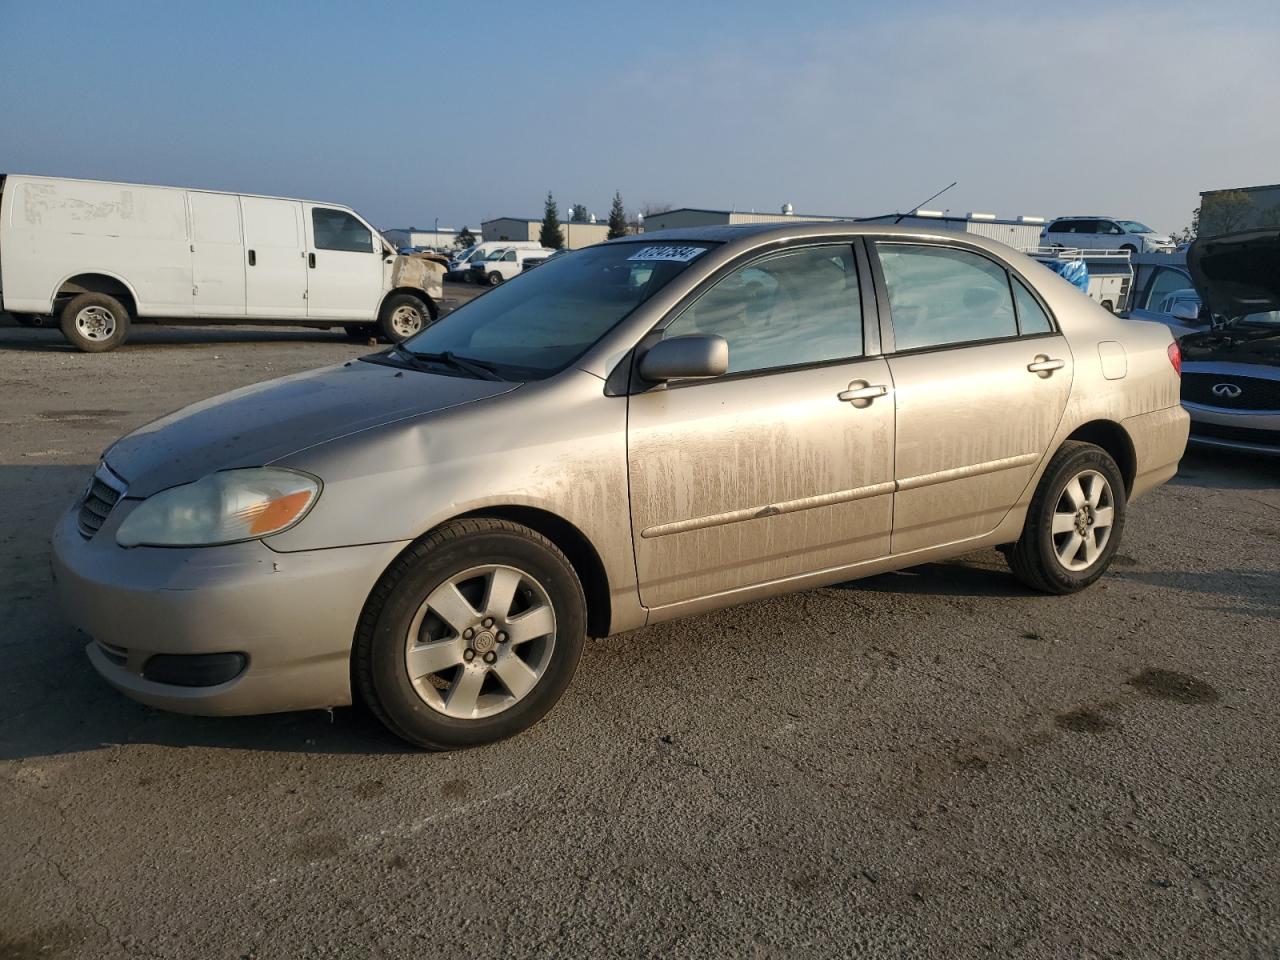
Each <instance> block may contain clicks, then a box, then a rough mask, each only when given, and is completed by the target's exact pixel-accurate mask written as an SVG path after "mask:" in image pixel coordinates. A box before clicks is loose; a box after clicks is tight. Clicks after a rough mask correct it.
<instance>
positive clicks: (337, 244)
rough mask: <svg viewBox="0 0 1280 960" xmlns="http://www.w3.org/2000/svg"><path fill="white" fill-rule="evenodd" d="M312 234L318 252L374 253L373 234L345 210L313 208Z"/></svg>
mask: <svg viewBox="0 0 1280 960" xmlns="http://www.w3.org/2000/svg"><path fill="white" fill-rule="evenodd" d="M311 232H312V234H313V235H314V236H315V241H316V249H317V250H341V251H343V252H345V253H373V234H372V233H370V232H369V228H368V227H366V226H365V225H364V224H363V223H361V222H360V221H359V220H357V219H356V218H355V217H353V216H352V215H351V214H349V213H347V212H346V211H345V210H328V209H326V208H324V207H312V208H311Z"/></svg>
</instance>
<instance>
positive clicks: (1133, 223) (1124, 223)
mask: <svg viewBox="0 0 1280 960" xmlns="http://www.w3.org/2000/svg"><path fill="white" fill-rule="evenodd" d="M1116 223H1118V224H1120V228H1121V229H1122V230H1123V231H1124V232H1125V233H1155V231H1154V230H1152V229H1151V228H1150V227H1148V226H1147V225H1146V224H1145V223H1139V222H1138V221H1137V220H1117V221H1116Z"/></svg>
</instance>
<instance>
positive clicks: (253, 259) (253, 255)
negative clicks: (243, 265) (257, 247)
mask: <svg viewBox="0 0 1280 960" xmlns="http://www.w3.org/2000/svg"><path fill="white" fill-rule="evenodd" d="M257 265H258V254H257V252H256V251H254V250H250V251H249V266H251V267H256V266H257Z"/></svg>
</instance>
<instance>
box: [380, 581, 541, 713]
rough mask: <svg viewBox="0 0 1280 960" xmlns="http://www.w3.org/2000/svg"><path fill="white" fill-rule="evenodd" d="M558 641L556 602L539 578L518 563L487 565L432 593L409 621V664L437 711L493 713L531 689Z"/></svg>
mask: <svg viewBox="0 0 1280 960" xmlns="http://www.w3.org/2000/svg"><path fill="white" fill-rule="evenodd" d="M555 642H556V614H555V608H554V607H553V606H552V604H551V599H550V597H549V596H548V594H547V591H546V589H545V588H544V587H543V586H542V584H540V583H538V581H537V580H535V579H534V578H533V577H532V576H531V575H530V574H528V573H526V572H525V571H523V570H520V569H518V568H516V567H512V566H507V565H505V564H487V565H485V566H480V567H472V568H471V569H468V570H464V571H462V572H461V573H458V574H455V575H453V576H452V577H450V578H449V579H448V580H446V581H445V582H444V583H442V584H440V585H439V586H438V587H436V588H435V589H434V590H432V591H431V593H430V594H428V595H427V599H426V600H425V601H423V603H422V605H421V606H420V607H419V608H418V611H417V613H416V614H414V617H413V620H412V621H411V622H410V624H409V630H408V635H407V637H406V638H405V669H406V670H407V671H408V674H409V680H410V681H411V682H412V684H413V687H414V690H416V691H417V694H418V696H419V697H420V698H421V699H422V700H423V702H424V703H426V704H427V705H428V706H429V707H431V708H432V709H433V710H436V711H438V712H440V713H443V714H444V715H445V716H448V717H453V718H456V719H460V720H474V719H479V718H482V717H491V716H494V715H495V714H499V713H502V712H503V711H504V710H507V709H509V708H510V707H512V706H514V705H515V704H516V703H518V702H519V701H520V700H522V699H524V698H525V697H526V696H528V694H529V693H530V692H532V690H533V688H534V687H535V686H537V684H538V682H539V681H540V680H541V679H542V676H543V674H545V673H546V671H547V667H548V666H549V665H550V663H551V655H552V652H553V651H554V649H555Z"/></svg>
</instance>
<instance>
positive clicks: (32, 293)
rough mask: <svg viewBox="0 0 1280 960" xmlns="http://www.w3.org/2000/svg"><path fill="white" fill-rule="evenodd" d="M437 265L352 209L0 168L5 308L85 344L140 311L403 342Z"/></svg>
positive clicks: (431, 290) (430, 301)
mask: <svg viewBox="0 0 1280 960" xmlns="http://www.w3.org/2000/svg"><path fill="white" fill-rule="evenodd" d="M444 269H445V268H444V265H443V263H442V262H436V261H433V260H429V259H422V258H418V257H403V256H399V255H397V253H396V251H395V249H394V248H393V247H392V246H391V244H389V243H388V242H387V241H386V240H384V239H383V237H382V236H381V234H379V233H378V231H377V230H375V229H374V228H373V227H371V226H370V225H369V224H368V223H367V222H366V221H365V220H363V219H362V218H361V217H360V216H359V215H358V214H356V213H355V212H354V211H353V210H351V209H350V208H348V207H344V206H342V205H341V204H336V203H313V202H311V201H308V200H289V199H284V198H280V197H259V196H252V195H245V194H235V193H217V192H214V191H210V190H186V189H182V188H177V187H156V186H144V185H138V184H129V183H106V182H102V181H97V180H67V179H61V178H56V177H32V176H19V175H13V174H11V175H8V176H0V305H2V306H3V309H5V310H7V311H8V312H9V313H12V314H14V315H15V316H17V317H18V319H19V321H20V322H25V323H28V324H31V323H35V322H38V321H41V320H42V319H43V318H46V317H53V318H54V319H56V320H57V321H58V322H59V323H60V325H61V327H62V332H63V335H64V336H66V338H67V340H69V341H70V342H71V343H72V344H74V345H75V346H77V347H79V348H80V349H81V350H86V351H89V352H100V351H104V350H113V349H115V348H116V347H118V346H120V344H122V343H124V341H125V339H126V338H127V337H128V335H129V326H130V324H131V323H132V322H134V321H154V322H182V321H186V322H199V323H210V322H221V323H227V322H230V323H257V324H262V323H280V324H288V325H302V326H313V327H325V328H329V327H333V326H340V327H343V328H344V329H345V330H346V331H347V332H348V333H349V334H350V335H352V336H355V337H359V338H365V337H370V336H374V335H376V334H381V335H383V336H385V337H387V338H389V339H391V340H395V341H399V340H403V339H404V338H405V337H407V336H411V335H412V334H414V333H416V332H417V331H418V330H421V329H422V328H423V327H424V326H426V325H427V324H429V323H431V322H432V321H433V320H434V319H435V318H436V317H437V316H438V315H439V310H438V303H439V301H440V298H441V296H442V293H443V290H442V283H441V281H442V279H443V276H444Z"/></svg>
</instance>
